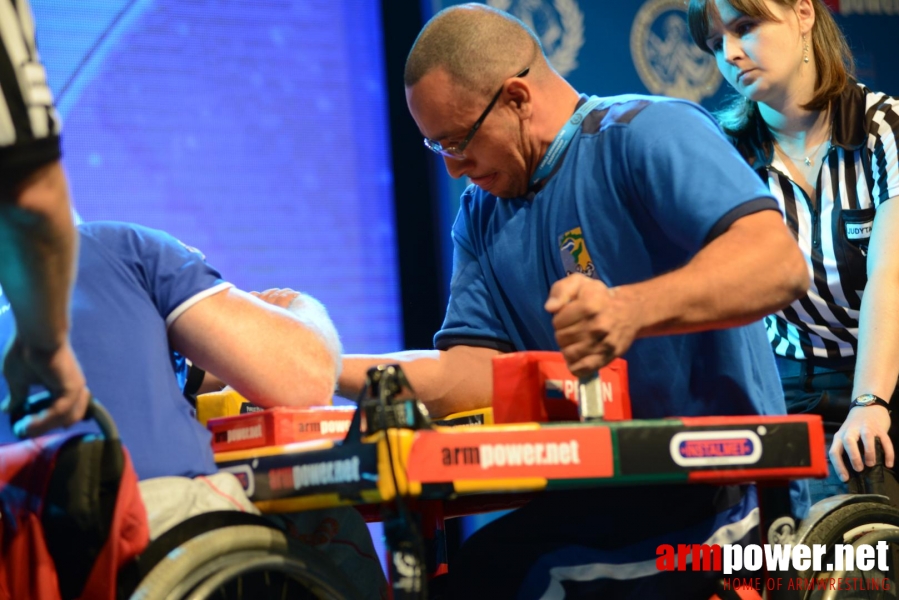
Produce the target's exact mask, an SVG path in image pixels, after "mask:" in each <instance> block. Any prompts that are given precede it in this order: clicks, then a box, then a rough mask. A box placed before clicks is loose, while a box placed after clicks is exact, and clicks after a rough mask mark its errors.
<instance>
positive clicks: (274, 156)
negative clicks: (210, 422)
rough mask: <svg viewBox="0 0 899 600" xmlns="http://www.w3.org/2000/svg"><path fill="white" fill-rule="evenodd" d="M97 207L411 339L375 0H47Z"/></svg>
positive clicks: (76, 194) (354, 336) (349, 341)
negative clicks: (404, 309)
mask: <svg viewBox="0 0 899 600" xmlns="http://www.w3.org/2000/svg"><path fill="white" fill-rule="evenodd" d="M33 10H34V13H35V19H36V23H37V37H38V44H39V50H40V53H41V57H42V59H43V61H44V63H45V65H46V66H47V69H48V72H49V73H48V75H49V79H50V84H51V87H52V89H53V92H54V95H55V97H56V98H57V104H58V107H59V110H60V112H61V114H62V117H63V149H64V159H65V165H66V168H67V170H68V173H69V177H70V182H71V187H72V194H73V198H74V202H75V205H76V207H77V210H78V212H79V213H80V215H81V217H82V218H83V219H85V220H98V219H113V220H121V221H133V222H136V223H140V224H143V225H147V226H150V227H157V228H160V229H164V230H166V231H169V232H170V233H172V234H174V235H175V236H177V237H178V238H180V239H181V240H182V241H184V242H185V243H187V244H189V245H191V246H195V247H197V248H199V249H201V250H202V251H203V252H204V253H205V254H206V255H207V257H208V260H209V262H210V263H211V264H213V265H214V266H215V267H216V268H218V269H219V270H220V271H221V272H222V273H223V274H224V276H225V278H226V279H228V280H230V281H232V282H234V283H235V284H236V285H237V286H239V287H241V288H243V289H247V290H262V289H266V288H270V287H293V288H296V289H299V290H302V291H305V292H308V293H310V294H312V295H313V296H316V297H317V298H319V299H320V300H321V301H322V302H324V303H325V305H326V306H328V308H329V309H330V312H331V315H332V317H333V319H334V321H335V323H336V324H337V327H338V329H339V331H340V332H341V334H342V337H343V342H344V345H345V348H346V350H347V351H350V352H353V351H356V352H361V351H366V352H383V351H389V350H394V349H396V348H398V347H400V346H401V344H402V324H401V315H400V309H399V306H400V305H399V283H398V279H397V259H396V250H395V246H396V245H395V235H396V234H395V232H394V225H393V220H394V215H393V196H392V193H393V191H392V181H393V176H392V169H391V165H390V161H389V156H390V154H389V147H390V134H389V124H388V122H387V117H386V92H385V89H384V65H383V53H382V39H381V24H380V18H381V16H380V15H381V13H380V3H379V2H378V1H377V0H341V1H329V2H324V1H322V2H258V1H255V0H237V1H227V0H209V1H192V2H186V1H183V0H155V1H151V0H137V1H130V2H124V1H122V0H79V2H78V3H77V4H76V3H72V2H69V1H67V0H34V1H33Z"/></svg>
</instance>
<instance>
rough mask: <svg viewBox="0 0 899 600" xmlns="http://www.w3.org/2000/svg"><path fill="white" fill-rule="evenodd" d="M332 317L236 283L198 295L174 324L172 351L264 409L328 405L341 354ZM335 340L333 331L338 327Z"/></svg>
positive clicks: (170, 337)
mask: <svg viewBox="0 0 899 600" xmlns="http://www.w3.org/2000/svg"><path fill="white" fill-rule="evenodd" d="M328 330H330V331H332V332H333V325H332V324H331V322H330V320H329V319H328V318H327V315H325V314H323V313H321V312H318V311H316V310H309V311H306V312H301V313H300V314H299V315H297V314H292V313H291V312H288V311H287V310H284V309H282V308H279V307H277V306H273V305H271V304H267V303H265V302H263V301H262V300H259V299H257V298H254V297H252V296H251V295H250V294H247V293H245V292H242V291H240V290H237V289H234V288H231V289H228V290H225V291H222V292H219V293H217V294H214V295H212V296H209V297H208V298H205V299H203V300H201V301H199V302H198V303H197V304H195V305H193V306H191V307H190V308H189V309H187V310H186V311H185V312H184V313H183V314H182V315H181V316H180V317H178V318H177V319H176V320H175V321H174V323H172V324H171V326H170V327H169V339H170V341H171V345H172V349H174V350H176V351H177V352H180V353H181V354H183V355H184V356H186V357H188V358H190V359H191V361H193V362H194V363H195V364H196V365H197V366H198V367H200V368H202V369H204V370H205V371H207V372H209V373H215V375H216V376H217V377H218V378H220V379H221V380H222V381H224V382H225V383H227V384H228V385H230V386H231V387H233V388H234V389H235V390H237V392H238V393H240V394H241V395H242V396H244V397H245V398H247V399H248V400H250V401H252V402H254V403H256V404H258V405H260V406H264V407H272V406H284V405H287V406H310V405H316V404H328V403H330V400H331V396H332V394H333V391H334V386H335V381H336V374H337V366H338V364H339V362H338V361H339V355H335V354H334V352H333V350H332V348H330V347H329V343H328V341H327V339H326V336H324V335H323V334H322V332H323V331H328ZM333 335H334V337H335V338H336V332H335V333H333Z"/></svg>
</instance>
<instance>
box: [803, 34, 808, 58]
mask: <svg viewBox="0 0 899 600" xmlns="http://www.w3.org/2000/svg"><path fill="white" fill-rule="evenodd" d="M802 62H805V63H807V62H808V38H807V37H806V35H805V34H804V33H803V34H802Z"/></svg>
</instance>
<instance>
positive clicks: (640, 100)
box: [435, 96, 785, 419]
mask: <svg viewBox="0 0 899 600" xmlns="http://www.w3.org/2000/svg"><path fill="white" fill-rule="evenodd" d="M768 209H771V210H778V206H777V203H776V201H775V200H774V199H773V198H772V197H771V195H770V192H769V191H768V189H767V187H766V186H765V185H764V183H763V182H762V181H761V180H760V179H759V178H758V176H756V175H755V173H753V172H752V170H750V169H749V167H748V166H746V164H745V162H744V161H743V159H742V158H741V157H740V156H739V154H737V152H736V151H735V150H734V148H733V147H732V146H731V144H729V143H728V142H727V140H726V139H725V138H724V137H723V136H722V135H721V133H720V131H719V128H718V125H717V124H716V123H715V121H714V120H713V119H712V117H711V116H710V115H708V113H706V112H705V111H704V110H702V109H701V108H700V107H698V106H696V105H694V104H691V103H688V102H685V101H679V100H671V99H665V98H655V97H642V96H621V97H612V98H607V99H605V101H604V102H603V103H602V104H600V106H598V107H597V108H596V109H595V110H594V111H593V112H591V113H590V114H589V116H588V117H587V118H586V119H585V120H584V122H583V125H582V127H581V130H580V132H579V133H578V134H576V136H575V137H574V139H573V141H572V142H571V145H570V146H569V148H568V151H567V154H566V156H565V157H564V158H563V159H562V161H561V164H560V165H559V166H558V169H557V171H556V172H555V174H554V175H553V176H552V177H551V179H550V180H549V181H548V183H547V184H546V186H545V187H544V188H543V189H542V190H540V191H539V192H538V193H536V194H531V195H529V196H527V197H523V198H515V199H511V200H507V199H500V198H497V197H496V196H493V195H492V194H488V193H485V192H484V191H482V190H480V189H479V188H477V187H475V186H470V187H469V188H468V189H467V190H466V192H465V194H464V195H463V197H462V202H461V209H460V211H459V215H458V217H457V219H456V222H455V225H454V226H453V241H454V246H455V251H454V252H455V255H454V265H453V277H452V284H451V290H450V292H451V295H450V301H449V307H448V309H447V314H446V319H445V321H444V324H443V327H442V329H441V330H440V331H439V332H438V333H437V335H436V337H435V345H436V346H437V348H440V349H446V348H449V347H451V346H454V345H459V344H464V345H472V346H484V347H492V348H496V349H499V350H502V351H520V350H558V345H557V344H556V340H555V337H554V331H553V327H552V315H550V314H549V313H547V312H546V311H545V310H544V308H543V304H544V302H545V301H546V299H547V297H548V296H549V290H550V288H551V287H552V285H553V284H554V283H555V282H556V281H558V280H559V279H562V278H563V277H565V275H566V273H571V272H575V271H577V272H581V273H585V274H587V275H589V276H591V277H594V278H597V279H599V280H601V281H602V282H603V283H605V284H606V285H607V286H609V287H613V286H618V285H626V284H631V283H637V282H640V281H645V280H647V279H651V278H653V277H656V276H659V275H662V274H664V273H667V272H669V271H672V270H674V269H677V268H679V267H682V266H684V265H685V264H686V263H687V262H688V261H690V259H692V258H693V256H695V255H696V253H697V252H699V250H701V249H702V248H703V246H704V245H705V244H707V243H708V242H709V241H711V240H712V239H714V238H715V237H716V236H717V235H719V234H720V233H722V232H723V231H724V230H726V229H727V228H728V227H729V226H730V224H731V223H733V222H734V221H735V220H736V219H738V218H740V217H742V216H744V215H747V214H750V213H753V212H756V211H761V210H768ZM623 358H624V359H625V360H627V362H628V372H629V379H630V392H631V397H632V402H633V414H634V418H637V419H647V418H658V417H666V416H695V415H738V414H743V415H747V414H784V412H785V410H784V402H783V393H782V391H781V388H780V383H779V379H778V376H777V369H776V367H775V364H774V359H773V356H772V354H771V349H770V346H769V345H768V341H767V337H766V334H765V330H764V327H763V326H762V324H761V323H753V324H751V325H748V326H745V327H738V328H733V329H722V330H716V331H706V332H701V333H693V334H688V335H671V336H658V337H649V338H642V339H638V340H636V341H635V342H634V344H633V346H632V347H631V348H630V350H628V352H627V353H626V354H625V355H624V357H623Z"/></svg>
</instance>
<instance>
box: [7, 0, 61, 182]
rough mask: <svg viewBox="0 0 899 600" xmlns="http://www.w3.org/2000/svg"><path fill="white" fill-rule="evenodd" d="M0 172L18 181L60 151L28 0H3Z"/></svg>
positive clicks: (53, 113) (53, 157)
mask: <svg viewBox="0 0 899 600" xmlns="http://www.w3.org/2000/svg"><path fill="white" fill-rule="evenodd" d="M0 89H2V94H0V177H2V181H4V183H14V182H16V181H18V180H20V179H22V178H23V177H26V176H27V175H28V174H30V173H31V172H32V171H33V170H34V169H36V168H38V167H40V166H42V165H44V164H46V163H49V162H52V161H54V160H57V159H58V158H59V156H60V146H59V129H60V123H59V117H58V115H57V113H56V109H55V108H54V106H53V96H52V94H51V92H50V88H49V86H48V85H47V75H46V72H45V70H44V67H43V65H42V64H41V63H40V58H39V56H38V53H37V47H36V46H35V39H34V21H33V20H32V14H31V8H30V6H29V4H28V0H0Z"/></svg>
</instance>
